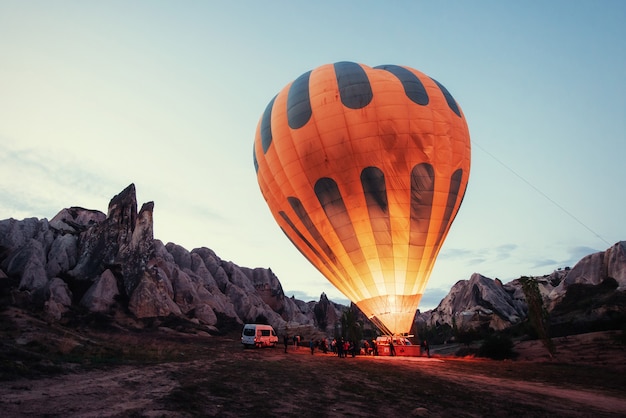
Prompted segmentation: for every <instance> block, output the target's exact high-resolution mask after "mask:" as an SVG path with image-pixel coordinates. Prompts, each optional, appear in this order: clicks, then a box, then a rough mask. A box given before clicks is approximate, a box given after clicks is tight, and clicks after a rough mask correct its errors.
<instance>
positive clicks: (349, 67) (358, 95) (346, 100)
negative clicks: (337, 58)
mask: <svg viewBox="0 0 626 418" xmlns="http://www.w3.org/2000/svg"><path fill="white" fill-rule="evenodd" d="M334 67H335V76H336V77H337V86H338V87H339V96H340V97H341V103H342V104H343V105H344V106H346V107H348V108H350V109H362V108H364V107H365V106H367V105H368V104H370V102H371V101H372V98H373V97H374V94H373V93H372V86H371V84H370V80H369V78H367V73H366V72H365V70H364V69H363V68H362V67H361V66H360V65H359V64H356V63H354V62H347V61H342V62H337V63H335V64H334Z"/></svg>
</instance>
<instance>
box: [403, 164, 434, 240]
mask: <svg viewBox="0 0 626 418" xmlns="http://www.w3.org/2000/svg"><path fill="white" fill-rule="evenodd" d="M434 194H435V170H434V168H433V166H432V165H430V164H428V163H421V164H418V165H416V166H415V167H413V170H411V230H410V238H409V243H410V244H411V245H415V246H418V247H420V246H423V245H424V242H425V241H426V240H425V237H426V236H427V235H428V229H429V227H430V218H431V216H432V206H433V199H434Z"/></svg>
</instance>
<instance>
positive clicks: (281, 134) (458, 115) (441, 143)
mask: <svg viewBox="0 0 626 418" xmlns="http://www.w3.org/2000/svg"><path fill="white" fill-rule="evenodd" d="M254 164H255V168H256V172H257V178H258V182H259V186H260V188H261V192H262V193H263V197H264V198H265V200H266V201H267V204H268V206H269V208H270V210H271V212H272V215H273V216H274V218H275V219H276V222H277V223H278V225H279V226H280V227H281V228H282V230H283V232H284V233H285V234H286V235H287V237H289V239H290V240H291V242H292V243H293V244H294V245H295V246H296V247H297V248H298V249H299V250H300V252H301V253H302V254H303V255H304V256H305V257H306V258H307V259H308V260H309V261H310V262H311V263H312V264H313V265H314V266H315V267H316V268H317V269H318V270H319V271H320V272H321V273H322V274H323V275H324V276H325V277H326V278H327V279H328V280H329V281H330V282H331V283H332V284H333V285H334V286H335V287H337V289H339V290H340V291H341V292H342V293H343V294H344V295H346V297H348V298H349V299H350V300H351V301H353V302H354V303H356V305H357V306H358V307H359V308H360V309H361V311H363V313H364V314H366V315H367V316H368V317H369V318H370V319H371V320H372V321H373V322H374V323H375V324H376V325H377V326H378V327H379V328H380V329H381V330H383V331H384V332H386V333H390V334H398V333H406V332H409V331H410V330H411V326H412V324H413V320H414V317H415V313H416V311H417V308H418V305H419V302H420V299H421V298H422V294H423V293H424V288H425V286H426V283H427V281H428V278H429V277H430V273H431V271H432V269H433V266H434V263H435V259H436V257H437V254H438V253H439V250H440V249H441V246H442V244H443V242H444V239H445V237H446V235H447V233H448V231H449V229H450V225H451V224H452V221H453V220H454V218H455V216H456V214H457V212H458V210H459V207H460V205H461V201H462V200H463V195H464V194H465V190H466V188H467V181H468V178H469V171H470V137H469V131H468V129H467V123H466V122H465V118H464V116H463V113H462V111H461V109H460V108H459V106H458V105H457V103H456V101H455V100H454V99H453V98H452V96H451V95H450V93H449V92H448V91H447V90H446V89H445V87H443V86H442V85H441V84H439V83H438V82H437V81H435V80H433V79H432V78H430V77H428V76H426V75H424V74H423V73H421V72H419V71H417V70H414V69H412V68H409V67H402V66H397V65H383V66H378V67H373V68H372V67H368V66H366V65H362V64H357V63H353V62H338V63H335V64H328V65H323V66H321V67H318V68H316V69H314V70H312V71H309V72H307V73H305V74H303V75H301V76H300V77H299V78H297V79H296V80H295V81H293V82H292V83H290V84H289V85H287V86H286V87H285V88H284V89H283V90H282V91H281V92H280V93H278V95H276V97H274V99H272V101H271V102H270V103H269V105H268V106H267V108H266V109H265V112H264V113H263V115H262V117H261V119H260V121H259V124H258V127H257V130H256V138H255V141H254Z"/></svg>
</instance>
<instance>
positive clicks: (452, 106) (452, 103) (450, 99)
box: [431, 78, 461, 117]
mask: <svg viewBox="0 0 626 418" xmlns="http://www.w3.org/2000/svg"><path fill="white" fill-rule="evenodd" d="M431 80H433V81H434V82H435V84H437V86H438V87H439V90H441V92H442V93H443V97H445V98H446V102H448V107H450V109H452V111H453V112H454V113H456V114H457V116H458V117H461V110H460V109H459V106H458V105H457V104H456V100H454V97H452V95H451V94H450V92H449V91H448V89H446V88H445V87H444V86H443V84H440V83H439V82H438V81H437V80H435V79H434V78H431Z"/></svg>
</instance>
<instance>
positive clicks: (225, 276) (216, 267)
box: [0, 184, 337, 332]
mask: <svg viewBox="0 0 626 418" xmlns="http://www.w3.org/2000/svg"><path fill="white" fill-rule="evenodd" d="M153 210H154V204H153V202H148V203H145V204H144V205H143V206H142V207H141V209H140V210H139V211H137V201H136V192H135V186H134V185H133V184H131V185H129V186H128V187H127V188H126V189H125V190H123V191H122V192H121V193H119V194H118V195H116V196H115V197H113V199H111V201H110V203H109V207H108V212H107V214H106V215H105V214H104V213H102V212H99V211H95V210H89V209H84V208H81V207H71V208H68V209H63V210H61V211H60V212H59V213H58V214H57V215H56V216H55V217H54V218H53V219H52V220H51V221H50V222H48V221H47V220H46V219H42V220H39V219H35V218H29V219H24V220H22V221H18V220H15V219H7V220H4V221H0V280H2V281H3V282H4V283H3V286H2V289H5V290H7V289H10V296H11V302H12V303H17V304H26V305H31V306H33V307H39V308H41V309H43V310H44V311H45V312H46V313H47V314H48V315H49V316H50V317H51V318H52V319H56V320H59V319H61V318H62V317H63V315H64V314H66V313H67V312H68V311H69V310H70V309H71V307H72V306H73V305H78V306H80V307H81V308H83V309H86V310H88V311H90V312H97V313H100V314H110V313H112V312H113V311H114V310H116V309H117V310H118V311H123V312H130V313H131V314H132V315H133V316H134V317H135V318H137V319H145V318H158V317H167V316H172V315H173V316H176V317H180V318H182V319H185V320H189V321H192V322H195V323H197V324H201V325H203V326H205V327H206V328H207V329H208V330H209V331H213V332H220V331H224V330H226V329H227V328H228V327H233V326H239V325H240V324H242V323H245V322H254V321H259V320H261V321H266V322H268V323H270V324H272V325H273V326H274V327H275V328H276V329H277V330H281V329H286V328H288V327H289V326H292V327H296V326H297V327H310V328H315V324H316V317H315V316H314V314H313V312H310V311H309V310H307V309H305V310H303V309H302V307H303V306H304V307H307V305H306V303H304V302H301V301H296V300H295V299H290V298H286V297H285V294H284V292H283V289H282V286H281V284H280V281H279V280H278V278H277V277H276V276H275V275H274V273H273V272H272V271H271V269H265V268H253V269H252V268H246V267H240V266H238V265H236V264H235V263H232V262H230V261H224V260H222V259H220V258H219V257H218V256H217V255H216V254H215V253H214V252H213V251H212V250H210V249H208V248H205V247H203V248H196V249H194V250H192V251H188V250H186V249H185V248H183V247H181V246H180V245H176V244H174V243H168V244H166V245H164V244H163V243H162V242H161V241H159V240H157V239H154V237H153ZM11 283H15V284H17V285H16V286H11ZM323 298H324V301H323V302H324V304H326V303H327V300H326V298H325V295H323ZM329 315H330V316H331V320H330V321H334V320H335V319H332V318H336V317H337V312H335V311H329ZM322 322H325V323H327V322H329V320H328V319H324V320H323V321H322Z"/></svg>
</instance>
